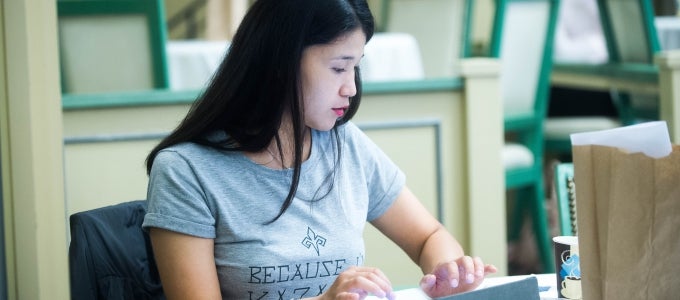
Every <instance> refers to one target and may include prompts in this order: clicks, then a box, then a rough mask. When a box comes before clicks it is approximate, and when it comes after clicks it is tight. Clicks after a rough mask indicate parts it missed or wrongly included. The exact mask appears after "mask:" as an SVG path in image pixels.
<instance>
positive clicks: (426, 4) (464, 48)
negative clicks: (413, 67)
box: [379, 0, 473, 78]
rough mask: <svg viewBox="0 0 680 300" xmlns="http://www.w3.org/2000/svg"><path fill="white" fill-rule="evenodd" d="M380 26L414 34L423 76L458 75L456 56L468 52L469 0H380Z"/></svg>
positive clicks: (470, 2)
mask: <svg viewBox="0 0 680 300" xmlns="http://www.w3.org/2000/svg"><path fill="white" fill-rule="evenodd" d="M382 1H383V4H382V6H381V12H380V13H379V15H381V16H382V20H381V24H383V25H380V26H379V28H380V27H383V28H384V30H385V31H387V32H403V33H408V34H410V35H412V36H414V37H415V38H416V40H417V41H418V44H419V45H420V53H421V56H422V60H423V67H424V69H425V76H426V77H429V78H433V77H451V76H456V75H458V69H459V68H458V65H459V60H460V58H462V57H468V56H470V43H469V41H470V38H469V33H470V30H469V26H470V16H471V11H472V2H473V1H472V0H382Z"/></svg>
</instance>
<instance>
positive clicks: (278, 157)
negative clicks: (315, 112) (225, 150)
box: [246, 126, 312, 170]
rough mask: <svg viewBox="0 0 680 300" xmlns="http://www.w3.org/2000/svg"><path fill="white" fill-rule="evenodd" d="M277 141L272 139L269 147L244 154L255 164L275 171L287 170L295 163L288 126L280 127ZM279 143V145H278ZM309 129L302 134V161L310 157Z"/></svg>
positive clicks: (293, 144) (293, 145)
mask: <svg viewBox="0 0 680 300" xmlns="http://www.w3.org/2000/svg"><path fill="white" fill-rule="evenodd" d="M278 136H279V139H278V140H277V139H276V138H273V139H272V140H271V142H270V143H269V145H267V146H266V147H265V148H264V149H262V150H261V151H259V152H251V153H246V156H248V157H249V158H250V159H251V160H252V161H254V162H255V163H257V164H259V165H262V166H266V167H268V168H271V169H275V170H283V169H289V168H292V167H293V166H294V162H295V138H294V136H293V131H292V129H291V128H290V126H282V127H281V128H280V129H279V133H278ZM279 143H280V144H279ZM311 148H312V138H311V129H309V128H306V129H305V131H304V132H303V134H302V161H303V162H304V161H306V160H307V159H309V156H310V155H311Z"/></svg>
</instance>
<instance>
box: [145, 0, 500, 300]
mask: <svg viewBox="0 0 680 300" xmlns="http://www.w3.org/2000/svg"><path fill="white" fill-rule="evenodd" d="M373 26H374V25H373V17H372V16H371V13H370V11H369V9H368V6H367V4H366V2H365V0H324V1H319V0H286V1H282V0H258V1H256V2H255V3H254V4H253V6H252V7H251V8H250V10H249V11H248V13H247V14H246V16H245V18H244V20H243V22H242V24H241V26H240V27H239V29H238V31H237V33H236V35H235V36H234V39H233V41H232V44H231V48H230V50H229V54H228V55H227V57H226V58H225V60H224V62H223V64H222V66H221V67H220V69H219V70H218V72H217V73H216V75H215V77H214V78H213V80H212V82H211V83H210V85H209V86H208V87H207V89H206V91H205V93H204V94H203V95H202V96H201V98H200V99H199V100H198V101H197V102H196V103H195V104H194V106H193V107H192V109H191V110H190V112H189V114H188V115H187V116H186V118H185V119H184V120H183V121H182V123H181V124H180V125H179V126H178V127H177V129H175V130H174V131H173V133H171V134H170V135H169V136H168V137H167V138H166V139H164V140H163V141H162V142H161V143H160V144H159V145H158V146H156V147H155V148H154V149H153V150H152V151H151V153H150V154H149V157H148V159H147V168H148V171H149V174H150V175H149V176H150V180H149V189H148V200H149V207H148V213H147V215H146V217H145V220H144V228H146V229H148V230H149V233H150V237H151V241H152V245H153V249H154V255H155V258H156V261H157V264H158V269H159V273H160V276H161V281H162V283H163V287H164V291H165V293H166V295H167V297H168V299H221V298H224V299H291V298H295V299H297V298H315V299H363V298H365V297H366V296H367V295H369V294H372V295H376V296H379V297H387V298H393V296H392V295H393V294H392V288H391V285H390V282H389V280H388V278H387V277H386V276H385V274H383V273H382V272H381V271H380V270H378V269H376V268H371V267H364V266H362V262H363V258H364V244H363V240H362V234H363V229H364V225H365V223H366V221H370V222H371V223H372V224H373V226H375V227H376V228H378V229H379V230H380V231H382V232H383V233H384V234H385V235H387V236H388V237H389V238H391V239H392V240H393V241H395V242H396V243H397V244H398V245H399V246H400V247H401V248H402V249H404V251H406V253H408V254H409V256H410V257H411V258H412V259H413V260H414V262H416V263H417V264H418V265H420V267H421V268H422V270H423V272H424V273H425V274H427V275H425V276H423V279H422V281H421V287H422V288H423V290H424V291H425V292H426V293H427V294H428V295H430V296H432V297H436V296H443V295H448V294H452V293H457V292H462V291H467V290H470V289H473V288H475V287H477V286H478V285H479V284H480V283H481V282H482V280H483V277H484V274H485V272H487V273H489V272H495V271H496V269H495V267H494V266H492V265H486V266H485V265H484V263H483V262H482V261H481V259H479V258H472V257H469V256H465V255H464V253H463V251H462V248H461V246H460V245H459V244H458V242H457V241H456V240H455V239H454V238H453V237H452V236H451V235H450V234H449V233H448V232H446V230H445V229H444V227H443V226H442V225H441V224H440V223H439V222H437V221H436V219H434V218H433V217H432V216H431V215H430V214H429V213H428V212H427V210H425V208H424V207H423V206H422V205H421V204H420V203H419V202H418V200H417V198H416V197H415V196H414V195H413V194H412V193H411V192H410V191H409V190H408V188H407V187H406V186H405V184H404V182H405V176H404V174H403V173H402V172H401V171H400V170H399V169H398V168H397V167H396V166H395V165H394V163H392V162H391V161H390V160H389V159H388V158H387V157H386V156H385V154H384V153H382V152H381V151H380V150H379V149H378V148H377V147H376V145H375V144H373V143H372V142H371V141H370V140H369V139H368V138H367V137H366V136H365V135H364V134H363V133H362V132H361V131H360V130H359V129H358V128H357V127H356V126H355V125H354V124H352V123H351V122H348V121H349V120H350V119H351V118H352V116H353V115H354V113H355V112H356V111H357V109H358V107H359V102H360V98H361V97H360V96H361V82H360V78H359V72H358V69H357V66H358V65H359V61H360V59H361V57H362V55H363V48H364V45H365V44H366V42H367V41H368V39H370V38H371V36H372V34H373ZM403 228H409V230H408V231H405V230H403Z"/></svg>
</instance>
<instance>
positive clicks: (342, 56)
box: [334, 54, 364, 60]
mask: <svg viewBox="0 0 680 300" xmlns="http://www.w3.org/2000/svg"><path fill="white" fill-rule="evenodd" d="M355 58H356V57H355V56H352V55H341V56H338V57H336V58H334V60H355ZM361 58H364V55H363V54H361V57H360V58H359V59H361Z"/></svg>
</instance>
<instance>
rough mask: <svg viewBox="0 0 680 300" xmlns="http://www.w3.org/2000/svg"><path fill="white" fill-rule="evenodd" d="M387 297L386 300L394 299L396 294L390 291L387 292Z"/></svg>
mask: <svg viewBox="0 0 680 300" xmlns="http://www.w3.org/2000/svg"><path fill="white" fill-rule="evenodd" d="M387 299H388V300H395V299H397V295H396V294H395V293H393V292H390V293H389V294H387Z"/></svg>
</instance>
